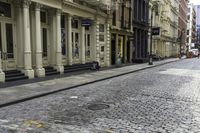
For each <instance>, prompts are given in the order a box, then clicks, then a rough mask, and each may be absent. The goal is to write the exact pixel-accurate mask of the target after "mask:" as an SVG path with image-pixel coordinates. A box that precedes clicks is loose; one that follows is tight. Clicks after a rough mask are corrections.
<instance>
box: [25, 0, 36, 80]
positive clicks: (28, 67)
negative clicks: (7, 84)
mask: <svg viewBox="0 0 200 133" xmlns="http://www.w3.org/2000/svg"><path fill="white" fill-rule="evenodd" d="M29 5H30V1H29V0H24V1H23V24H24V27H23V30H24V38H23V39H24V40H23V43H24V70H23V71H24V73H25V75H26V76H28V77H29V78H34V71H33V69H32V62H31V40H30V17H29Z"/></svg>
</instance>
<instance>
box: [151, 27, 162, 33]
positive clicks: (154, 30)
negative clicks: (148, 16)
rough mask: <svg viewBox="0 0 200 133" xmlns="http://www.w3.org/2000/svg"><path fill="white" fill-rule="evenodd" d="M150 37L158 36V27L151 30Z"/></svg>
mask: <svg viewBox="0 0 200 133" xmlns="http://www.w3.org/2000/svg"><path fill="white" fill-rule="evenodd" d="M152 35H160V27H154V28H152Z"/></svg>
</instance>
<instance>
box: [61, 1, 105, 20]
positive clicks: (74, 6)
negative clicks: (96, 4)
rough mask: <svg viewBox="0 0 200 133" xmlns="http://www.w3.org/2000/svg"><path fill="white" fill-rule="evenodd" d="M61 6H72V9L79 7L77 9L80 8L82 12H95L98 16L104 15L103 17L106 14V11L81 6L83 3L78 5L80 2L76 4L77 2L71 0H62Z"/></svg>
mask: <svg viewBox="0 0 200 133" xmlns="http://www.w3.org/2000/svg"><path fill="white" fill-rule="evenodd" d="M63 6H66V7H70V8H74V9H79V10H82V11H84V12H87V13H91V14H96V15H98V16H100V17H104V18H105V17H107V16H108V15H107V14H106V13H103V12H102V11H101V10H99V9H92V8H88V7H86V6H83V5H80V4H77V3H73V2H69V1H63ZM65 9H66V8H65ZM66 10H67V9H66Z"/></svg>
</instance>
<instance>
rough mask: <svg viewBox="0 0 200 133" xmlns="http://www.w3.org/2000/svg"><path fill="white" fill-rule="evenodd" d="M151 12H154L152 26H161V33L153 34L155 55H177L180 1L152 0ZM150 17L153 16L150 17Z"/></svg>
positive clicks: (163, 56) (153, 51)
mask: <svg viewBox="0 0 200 133" xmlns="http://www.w3.org/2000/svg"><path fill="white" fill-rule="evenodd" d="M152 8H153V10H152ZM151 11H153V12H151ZM151 13H152V14H153V20H152V26H153V27H160V34H159V35H155V36H153V44H152V45H153V48H152V53H153V55H155V56H157V57H162V58H165V57H176V56H177V55H178V54H179V48H180V45H179V43H177V39H178V19H179V2H178V1H177V0H170V1H164V0H163V1H158V0H152V1H150V15H149V16H151ZM149 19H151V18H150V17H149Z"/></svg>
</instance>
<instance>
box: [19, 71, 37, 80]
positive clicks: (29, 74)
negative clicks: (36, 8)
mask: <svg viewBox="0 0 200 133" xmlns="http://www.w3.org/2000/svg"><path fill="white" fill-rule="evenodd" d="M22 71H23V73H24V74H25V75H26V76H28V78H29V79H33V78H34V70H33V69H30V70H22Z"/></svg>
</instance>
